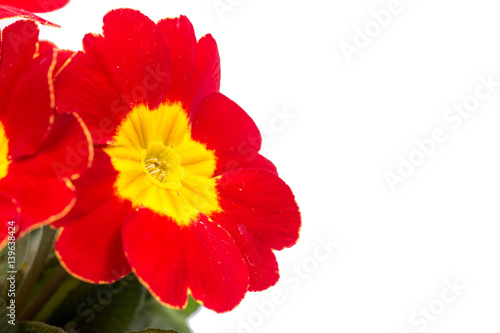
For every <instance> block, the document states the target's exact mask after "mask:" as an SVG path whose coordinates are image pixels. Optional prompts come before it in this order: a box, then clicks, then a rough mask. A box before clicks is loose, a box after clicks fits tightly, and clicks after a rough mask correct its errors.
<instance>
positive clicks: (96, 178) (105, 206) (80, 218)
mask: <svg viewBox="0 0 500 333" xmlns="http://www.w3.org/2000/svg"><path fill="white" fill-rule="evenodd" d="M115 178H116V171H115V170H114V169H113V167H112V165H111V161H110V159H109V156H107V154H106V153H104V152H103V151H102V150H100V149H97V150H96V151H95V158H94V162H93V164H92V167H91V168H90V169H89V170H88V171H87V172H86V173H84V174H83V175H82V177H80V178H79V179H77V180H75V181H74V183H75V186H76V188H77V196H78V201H77V203H76V205H75V207H74V208H73V209H72V210H71V212H70V213H69V214H68V215H67V216H66V217H65V218H64V219H62V220H60V221H58V222H57V223H55V224H54V225H55V226H62V227H63V229H62V231H61V234H60V235H59V237H58V239H57V242H56V245H55V249H56V252H57V255H58V257H59V260H60V261H61V263H62V264H63V265H64V266H65V267H66V270H67V271H68V272H70V273H71V274H73V275H75V276H77V277H78V278H80V279H83V280H85V281H89V282H93V283H98V282H105V283H111V282H113V281H116V280H118V279H119V278H121V277H123V276H125V275H127V274H129V273H130V267H129V265H128V263H127V261H126V259H125V255H124V253H123V247H122V240H121V228H122V224H123V222H124V220H125V219H126V218H127V216H128V215H129V214H130V213H131V212H132V208H131V206H130V203H128V202H122V201H120V200H118V199H116V198H115V197H114V196H113V192H114V190H113V184H114V181H115Z"/></svg>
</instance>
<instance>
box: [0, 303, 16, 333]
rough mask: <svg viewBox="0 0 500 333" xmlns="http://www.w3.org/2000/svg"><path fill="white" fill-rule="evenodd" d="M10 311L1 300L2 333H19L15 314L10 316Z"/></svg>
mask: <svg viewBox="0 0 500 333" xmlns="http://www.w3.org/2000/svg"><path fill="white" fill-rule="evenodd" d="M10 313H11V311H10V309H7V305H6V304H5V302H4V301H3V300H2V299H0V333H18V332H19V330H18V328H17V326H16V324H17V322H16V320H15V314H12V315H11V314H10Z"/></svg>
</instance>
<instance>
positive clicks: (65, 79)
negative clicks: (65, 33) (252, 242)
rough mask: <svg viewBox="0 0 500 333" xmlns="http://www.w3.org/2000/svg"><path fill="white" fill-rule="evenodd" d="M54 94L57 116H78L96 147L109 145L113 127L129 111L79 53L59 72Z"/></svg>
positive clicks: (105, 78)
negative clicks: (75, 114) (73, 114)
mask: <svg viewBox="0 0 500 333" xmlns="http://www.w3.org/2000/svg"><path fill="white" fill-rule="evenodd" d="M82 73H85V75H82ZM54 90H55V96H56V107H57V112H59V113H72V112H75V113H77V114H78V115H79V116H80V117H81V118H82V119H83V121H84V122H85V124H86V125H87V127H88V129H89V131H90V133H91V135H92V140H93V142H94V143H95V144H106V143H107V142H109V141H111V140H112V139H113V135H114V132H115V130H116V124H119V123H120V121H121V119H122V118H123V117H124V116H125V115H126V114H127V113H128V112H129V111H130V108H129V106H128V105H124V104H122V101H121V99H120V97H119V94H118V92H117V91H116V90H115V89H114V87H113V86H112V84H111V82H110V81H109V79H108V78H107V77H106V76H105V75H104V74H103V73H102V72H101V71H100V70H99V69H96V68H95V67H93V66H92V65H91V64H89V62H88V58H87V56H86V55H85V53H83V52H78V53H77V54H76V55H75V56H74V57H72V58H71V61H69V63H68V64H67V65H66V66H65V67H63V68H62V70H60V71H58V73H57V75H56V78H55V81H54Z"/></svg>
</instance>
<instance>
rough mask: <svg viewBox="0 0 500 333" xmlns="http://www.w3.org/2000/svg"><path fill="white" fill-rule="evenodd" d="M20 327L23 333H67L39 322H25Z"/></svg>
mask: <svg viewBox="0 0 500 333" xmlns="http://www.w3.org/2000/svg"><path fill="white" fill-rule="evenodd" d="M20 327H21V332H23V333H66V332H64V330H62V329H60V328H59V327H54V326H50V325H47V324H45V323H40V322H37V321H23V322H21V325H20Z"/></svg>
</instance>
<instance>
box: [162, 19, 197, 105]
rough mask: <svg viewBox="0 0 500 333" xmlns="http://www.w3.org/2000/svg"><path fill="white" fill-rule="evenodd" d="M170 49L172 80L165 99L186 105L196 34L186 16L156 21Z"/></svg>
mask: <svg viewBox="0 0 500 333" xmlns="http://www.w3.org/2000/svg"><path fill="white" fill-rule="evenodd" d="M158 28H159V29H160V30H161V31H162V33H163V35H164V36H165V39H166V40H167V43H168V47H169V49H170V61H171V62H172V82H171V83H170V87H169V90H168V93H167V100H168V101H170V102H172V103H175V102H178V101H181V102H182V104H183V105H184V107H186V108H187V107H188V105H189V103H188V101H187V100H186V98H187V96H186V93H187V89H188V86H189V84H190V82H191V77H192V75H193V67H194V55H195V49H196V46H197V45H196V36H195V34H194V29H193V26H192V25H191V22H189V20H188V18H187V17H186V16H183V15H181V16H180V17H179V18H173V19H172V18H168V19H164V20H161V21H160V22H158Z"/></svg>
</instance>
